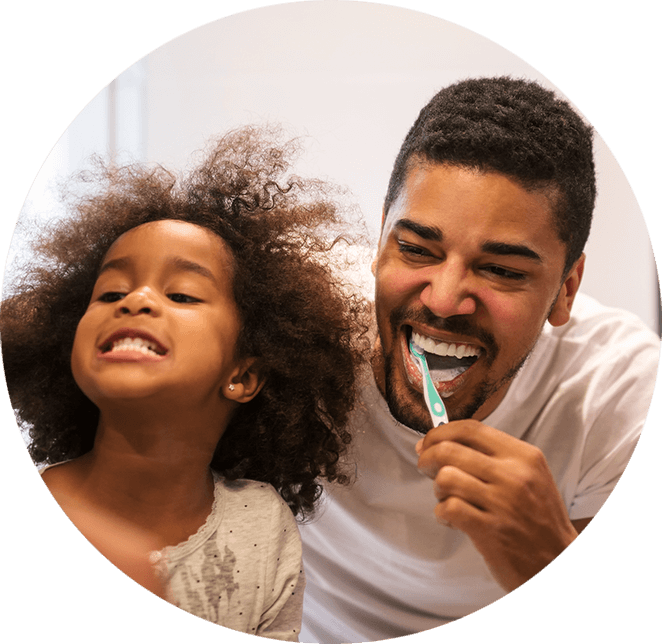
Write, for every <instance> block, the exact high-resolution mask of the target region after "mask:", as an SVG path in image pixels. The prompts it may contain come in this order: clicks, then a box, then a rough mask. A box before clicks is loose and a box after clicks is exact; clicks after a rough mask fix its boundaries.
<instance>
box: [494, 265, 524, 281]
mask: <svg viewBox="0 0 662 644" xmlns="http://www.w3.org/2000/svg"><path fill="white" fill-rule="evenodd" d="M486 270H487V271H489V272H490V273H492V274H493V275H496V276H497V277H502V278H504V279H507V280H523V279H524V278H525V277H526V275H524V273H518V272H516V271H511V270H509V269H507V268H504V267H503V266H488V267H487V269H486Z"/></svg>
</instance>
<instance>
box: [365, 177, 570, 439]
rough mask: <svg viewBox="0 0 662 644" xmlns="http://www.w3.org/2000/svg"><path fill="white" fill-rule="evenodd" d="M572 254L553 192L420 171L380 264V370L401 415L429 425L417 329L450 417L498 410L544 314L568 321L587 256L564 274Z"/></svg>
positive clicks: (400, 204) (408, 184)
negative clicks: (416, 352) (560, 229)
mask: <svg viewBox="0 0 662 644" xmlns="http://www.w3.org/2000/svg"><path fill="white" fill-rule="evenodd" d="M565 253H566V249H565V246H564V245H563V244H562V242H561V241H560V240H559V238H558V236H557V234H556V232H555V229H554V227H553V214H552V203H551V202H550V198H549V197H548V196H547V195H546V194H543V193H542V192H537V191H536V192H531V191H527V190H525V189H524V188H522V187H521V186H520V185H519V184H518V183H516V182H515V181H513V180H512V179H510V178H508V177H506V176H505V175H502V174H500V173H497V172H479V171H476V170H472V169H469V168H465V167H455V166H450V165H445V164H421V165H419V166H416V167H414V168H413V169H412V170H410V172H409V174H408V176H407V180H406V181H405V184H404V185H403V188H402V191H401V194H400V196H399V197H398V199H397V200H396V201H395V203H394V204H393V206H392V207H391V210H390V212H389V213H388V217H387V218H386V221H385V224H384V228H383V230H382V235H381V238H380V243H379V251H378V255H377V258H376V260H375V265H374V271H375V277H376V293H375V299H376V314H377V324H378V329H379V338H380V339H379V341H378V344H377V347H376V351H375V355H374V359H373V370H374V372H375V377H376V381H377V384H378V386H379V388H380V390H381V392H382V394H383V395H384V397H385V398H386V400H387V402H388V405H389V408H390V410H391V413H392V414H393V415H394V416H395V418H397V419H398V420H399V421H400V422H402V423H404V424H405V425H407V426H409V427H412V428H413V429H416V430H418V431H421V432H426V431H428V430H429V429H430V427H431V421H430V416H429V414H428V411H427V408H426V406H425V402H424V398H423V394H422V391H423V384H422V378H421V376H420V373H419V371H418V368H417V367H416V364H415V362H414V361H413V359H412V356H411V354H410V351H409V348H408V347H409V340H410V338H411V337H412V334H413V338H414V341H415V342H416V343H417V344H418V345H419V346H421V347H422V348H423V349H424V350H425V353H426V357H427V359H428V365H429V367H430V370H431V372H432V379H433V381H434V383H435V387H436V388H437V390H438V391H439V393H440V395H441V396H442V397H443V399H444V402H445V404H446V407H447V410H448V414H449V417H450V419H451V420H457V419H460V418H471V417H473V418H477V419H479V420H480V419H483V418H485V417H486V416H487V415H488V414H489V413H491V412H492V411H493V410H494V409H495V408H496V406H497V405H498V404H499V402H500V401H501V400H502V399H503V396H504V395H505V393H506V391H507V389H508V386H509V384H510V382H511V381H512V378H513V377H514V375H515V374H516V372H517V371H518V369H519V368H520V367H521V366H522V364H523V362H524V360H525V359H526V357H527V356H528V354H529V353H530V352H531V350H532V348H533V346H534V344H535V342H536V340H537V338H538V335H539V334H540V331H541V330H542V327H543V325H544V322H545V320H547V319H548V320H549V321H550V323H551V324H553V325H556V326H558V325H561V324H565V322H567V320H568V318H569V315H570V307H571V306H572V300H573V298H574V295H575V293H576V290H577V287H578V286H579V281H580V280H581V274H582V270H583V257H582V259H580V260H579V261H578V263H577V264H576V265H575V266H574V267H573V269H572V270H571V271H570V273H569V274H568V276H566V277H565V279H564V278H563V267H564V262H565Z"/></svg>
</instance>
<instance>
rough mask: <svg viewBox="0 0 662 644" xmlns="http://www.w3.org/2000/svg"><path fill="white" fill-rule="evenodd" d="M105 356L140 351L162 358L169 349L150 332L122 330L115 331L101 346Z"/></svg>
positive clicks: (148, 355) (126, 354) (140, 352)
mask: <svg viewBox="0 0 662 644" xmlns="http://www.w3.org/2000/svg"><path fill="white" fill-rule="evenodd" d="M100 351H101V354H102V355H103V356H105V357H111V356H117V357H120V356H122V355H125V356H127V357H128V354H129V353H138V354H142V355H144V356H147V357H153V358H160V357H163V356H165V355H166V353H167V352H168V351H167V349H166V348H165V347H164V346H163V345H161V344H160V343H159V342H158V341H157V340H156V339H155V338H153V337H151V336H150V335H149V334H147V333H144V332H141V331H136V330H121V331H118V332H116V333H114V334H113V335H112V336H111V337H110V338H108V340H106V341H105V342H104V343H103V344H102V345H101V347H100Z"/></svg>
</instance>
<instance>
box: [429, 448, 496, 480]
mask: <svg viewBox="0 0 662 644" xmlns="http://www.w3.org/2000/svg"><path fill="white" fill-rule="evenodd" d="M446 466H453V467H456V468H458V469H460V470H463V471H464V472H467V474H470V475H471V476H474V477H476V478H478V479H480V480H482V481H486V482H491V481H492V480H493V479H494V477H495V476H496V474H495V472H494V469H495V463H494V461H493V459H492V457H490V456H487V455H485V454H484V453H483V452H479V451H477V450H475V449H473V448H471V447H467V446H466V445H462V444H460V443H456V442H454V441H442V442H440V443H435V444H433V445H432V446H431V447H430V448H428V449H426V450H424V451H423V452H422V453H421V455H420V456H419V457H418V469H419V470H420V471H421V472H422V473H423V474H425V475H426V476H429V477H430V478H434V477H435V476H437V472H438V471H439V470H440V469H441V468H442V467H446Z"/></svg>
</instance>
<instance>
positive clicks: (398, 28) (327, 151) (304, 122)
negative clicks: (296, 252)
mask: <svg viewBox="0 0 662 644" xmlns="http://www.w3.org/2000/svg"><path fill="white" fill-rule="evenodd" d="M497 74H512V75H514V76H526V77H528V78H534V79H537V80H539V81H541V82H542V83H543V84H545V85H547V86H549V87H551V88H553V89H556V90H557V91H559V88H555V87H554V86H553V85H552V84H551V83H550V82H549V81H548V80H547V79H545V78H544V77H543V76H542V75H541V74H540V73H539V72H537V71H536V70H534V69H533V68H532V67H531V66H529V65H528V64H527V63H526V62H524V61H523V60H521V59H520V58H518V57H516V56H514V55H513V54H511V53H510V52H508V51H507V50H506V49H504V48H502V47H501V46H500V45H498V44H496V43H494V42H491V41H489V40H487V39H485V38H483V37H481V36H478V35H477V34H475V33H473V32H471V31H469V30H467V29H465V28H463V27H459V26H457V25H455V24H453V23H450V22H446V21H443V20H441V19H435V18H431V17H430V16H429V15H426V14H423V13H416V12H412V11H410V10H407V9H402V8H397V7H387V6H385V5H377V4H368V3H357V2H306V3H294V4H287V5H279V6H274V7H269V8H263V9H261V10H259V11H258V12H250V11H249V12H245V13H240V14H236V15H233V16H230V17H227V18H225V19H223V20H220V21H216V22H213V23H211V24H208V25H206V26H203V27H201V28H199V29H195V30H193V31H191V32H189V33H186V34H184V35H182V36H180V37H179V38H176V39H175V40H172V41H170V42H169V43H167V44H166V45H164V46H163V47H160V48H158V49H156V50H155V51H153V52H152V53H151V54H149V55H148V56H147V57H146V58H144V59H143V60H141V61H139V62H138V63H136V64H135V65H133V66H132V67H131V68H129V69H128V70H127V71H126V72H124V73H123V74H122V75H120V77H119V78H118V79H117V81H115V82H114V83H113V84H112V85H111V86H110V87H109V88H106V89H105V90H103V91H102V92H101V94H100V95H99V96H97V97H96V98H95V99H94V101H93V102H92V103H91V104H90V105H89V106H88V107H86V108H85V109H84V110H83V112H82V113H81V115H80V116H79V117H78V118H77V119H76V120H75V121H74V122H73V123H72V125H71V127H70V128H68V130H67V132H66V133H65V135H64V137H63V140H62V142H61V143H60V144H58V146H56V149H55V151H54V154H55V155H56V156H58V158H60V159H62V158H63V156H64V155H63V154H62V150H61V148H64V147H67V148H68V160H69V162H68V164H67V166H65V167H63V168H62V170H63V171H64V170H67V171H68V170H72V169H74V168H77V167H79V166H80V164H82V163H83V161H84V159H85V157H86V156H87V155H88V154H89V153H90V152H91V151H92V150H101V151H103V152H105V151H106V150H109V151H111V152H113V153H116V154H119V155H120V160H121V159H122V158H138V159H143V160H148V161H154V162H159V163H163V164H165V165H168V166H171V167H174V168H183V167H185V165H186V164H187V162H188V161H189V158H190V155H191V154H192V153H193V152H195V151H196V150H198V149H199V148H201V147H203V146H204V144H205V142H206V141H207V140H208V139H209V138H210V137H212V136H214V135H215V134H218V133H221V132H224V131H226V130H227V129H229V128H230V127H235V126H238V125H244V124H248V123H256V122H257V123H261V122H279V123H282V124H284V125H285V126H287V127H288V130H289V131H291V132H292V134H294V135H306V136H307V141H306V143H307V149H308V153H307V155H306V156H305V158H304V159H302V163H301V164H300V166H299V168H300V171H301V172H303V173H305V174H310V175H312V176H321V177H324V178H328V179H330V180H331V181H333V182H336V183H340V184H342V185H345V186H347V187H349V189H350V190H351V192H352V194H353V196H354V199H355V200H356V202H357V203H358V205H359V206H360V208H361V211H362V212H363V214H364V217H365V218H366V221H367V222H368V225H369V229H370V231H371V233H372V238H373V239H374V240H376V239H377V237H378V232H379V222H380V217H381V207H382V201H383V197H384V193H385V190H386V186H387V183H388V178H389V174H390V170H391V167H392V163H393V160H394V158H395V155H396V154H397V151H398V148H399V146H400V144H401V142H402V139H403V138H404V135H405V134H406V132H407V130H408V128H409V127H410V126H411V124H412V123H413V121H414V119H415V117H416V115H417V113H418V111H419V110H420V108H421V107H422V106H423V105H424V104H425V103H426V102H427V100H428V99H429V98H430V97H431V96H432V94H433V93H434V92H435V91H436V90H438V89H440V88H441V87H443V86H444V85H447V84H449V83H451V82H453V81H454V80H457V79H459V78H463V77H467V76H478V75H497ZM562 89H563V88H560V90H562ZM113 99H116V100H115V101H114V102H113ZM112 117H114V118H112ZM109 123H110V127H109V128H108V124H109ZM106 129H108V130H109V131H107V132H106V136H105V140H104V137H101V133H102V132H104V131H105V130H106ZM596 163H597V173H598V181H599V197H598V202H597V207H596V212H595V224H594V227H593V232H592V235H591V238H590V241H589V244H588V247H587V256H588V261H587V266H586V271H585V275H584V283H583V290H584V291H585V292H587V293H589V294H591V295H594V296H595V297H597V299H599V300H600V301H602V302H603V303H605V304H611V305H614V306H621V307H623V308H628V309H630V310H632V311H633V312H635V313H637V314H638V315H639V316H640V317H641V318H642V319H643V320H645V321H646V322H647V323H648V324H649V325H650V326H651V327H652V328H654V329H656V330H657V329H658V307H657V293H656V288H657V276H656V273H655V264H654V260H653V254H652V249H651V245H650V241H649V238H648V233H647V230H646V226H645V223H644V220H643V217H642V215H641V212H640V210H639V207H638V205H637V202H636V199H635V197H634V194H633V193H632V190H631V189H630V187H629V185H628V183H627V179H626V178H625V176H624V175H623V173H622V171H621V170H620V168H619V166H618V163H617V162H616V160H615V159H614V157H613V156H612V154H611V153H610V151H609V149H608V147H607V145H606V143H605V142H604V141H603V140H602V138H601V137H600V136H599V135H598V136H597V138H596ZM35 193H36V195H35ZM30 196H31V198H33V196H34V197H36V198H39V190H37V191H33V192H32V193H31V195H30ZM363 278H364V280H366V281H369V271H368V270H367V266H366V267H365V270H364V271H363Z"/></svg>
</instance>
